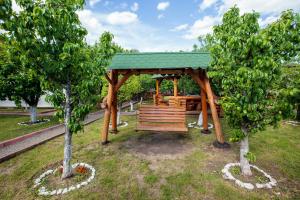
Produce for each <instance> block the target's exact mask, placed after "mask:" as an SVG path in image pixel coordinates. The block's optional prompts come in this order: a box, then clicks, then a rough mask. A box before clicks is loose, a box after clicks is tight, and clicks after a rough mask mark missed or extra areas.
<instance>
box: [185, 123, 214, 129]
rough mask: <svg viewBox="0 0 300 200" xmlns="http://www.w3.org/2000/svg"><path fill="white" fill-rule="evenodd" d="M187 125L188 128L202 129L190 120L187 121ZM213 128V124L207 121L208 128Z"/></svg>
mask: <svg viewBox="0 0 300 200" xmlns="http://www.w3.org/2000/svg"><path fill="white" fill-rule="evenodd" d="M188 127H189V128H196V129H201V130H202V129H203V126H198V125H197V122H191V123H188ZM212 128H214V125H212V124H211V123H208V129H212Z"/></svg>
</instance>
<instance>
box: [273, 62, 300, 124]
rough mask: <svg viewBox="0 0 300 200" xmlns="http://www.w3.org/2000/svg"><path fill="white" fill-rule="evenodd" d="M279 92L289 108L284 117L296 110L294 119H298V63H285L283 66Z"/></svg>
mask: <svg viewBox="0 0 300 200" xmlns="http://www.w3.org/2000/svg"><path fill="white" fill-rule="evenodd" d="M278 90H279V91H280V94H281V95H282V99H283V101H285V103H286V104H287V105H286V107H288V108H290V109H289V110H288V111H290V112H288V113H285V114H286V115H285V117H289V116H290V114H291V113H292V114H293V109H296V110H297V114H296V119H297V120H300V64H286V65H284V66H283V78H282V81H281V82H280V84H279V89H278Z"/></svg>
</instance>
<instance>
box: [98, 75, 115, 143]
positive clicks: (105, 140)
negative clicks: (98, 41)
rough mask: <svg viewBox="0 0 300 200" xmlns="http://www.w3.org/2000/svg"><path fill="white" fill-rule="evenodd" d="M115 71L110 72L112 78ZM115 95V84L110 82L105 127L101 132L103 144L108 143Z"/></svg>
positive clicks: (104, 120)
mask: <svg viewBox="0 0 300 200" xmlns="http://www.w3.org/2000/svg"><path fill="white" fill-rule="evenodd" d="M114 73H115V71H114V70H112V71H111V72H110V74H109V77H108V78H109V79H110V80H112V79H113V74H114ZM112 83H113V82H112ZM113 96H114V85H113V84H109V86H108V95H107V104H106V108H105V113H104V119H103V127H102V133H101V141H102V144H107V143H108V130H109V121H110V114H111V105H112V100H113V98H114V97H113Z"/></svg>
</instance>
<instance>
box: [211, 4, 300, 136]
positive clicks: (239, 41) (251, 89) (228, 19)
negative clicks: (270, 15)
mask: <svg viewBox="0 0 300 200" xmlns="http://www.w3.org/2000/svg"><path fill="white" fill-rule="evenodd" d="M258 18H259V14H258V13H256V12H252V13H246V14H244V15H242V16H240V14H239V9H238V8H236V7H234V8H231V9H230V10H229V11H228V12H227V13H225V14H224V16H223V21H222V24H221V25H217V26H215V27H214V32H213V34H212V35H210V36H208V41H209V47H210V51H211V56H212V62H211V66H212V67H211V69H210V72H209V76H210V77H212V78H213V79H216V80H217V82H219V83H221V85H220V88H221V90H222V98H221V100H220V103H221V105H222V107H223V109H224V112H225V116H226V118H227V120H228V122H229V125H230V126H231V127H233V128H235V129H236V132H235V134H234V135H233V137H234V138H233V140H235V141H238V140H240V139H242V138H243V137H244V136H245V134H244V133H242V131H241V129H243V130H244V132H246V133H255V132H258V131H261V130H263V129H265V127H266V126H267V125H270V124H271V125H275V126H276V125H277V122H278V121H279V120H280V119H281V115H282V112H283V111H284V110H283V108H284V106H282V101H280V98H279V97H280V95H279V94H278V92H277V91H276V90H275V88H276V85H277V84H278V83H279V81H280V79H281V62H282V61H283V60H285V61H287V60H289V59H290V58H291V57H292V56H295V52H296V50H297V49H299V34H297V33H299V23H296V15H295V14H294V13H293V12H292V11H286V12H283V13H282V15H281V17H280V19H279V20H278V21H277V22H274V23H272V24H271V25H269V26H267V27H266V28H264V29H261V28H260V27H259V24H258Z"/></svg>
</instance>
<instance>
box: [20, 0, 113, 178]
mask: <svg viewBox="0 0 300 200" xmlns="http://www.w3.org/2000/svg"><path fill="white" fill-rule="evenodd" d="M24 4H25V3H24ZM26 5H27V6H29V7H32V8H33V9H32V11H33V12H32V15H33V21H34V25H35V27H36V31H37V33H38V34H39V38H42V45H43V55H44V57H43V65H41V68H40V70H41V71H42V72H43V73H44V74H45V77H46V81H45V82H44V87H45V88H46V89H47V90H49V91H51V92H52V95H51V96H50V97H49V100H50V101H51V102H52V103H53V104H54V106H55V107H56V108H57V109H58V110H59V112H58V113H59V117H61V118H63V119H64V125H65V147H64V160H63V174H62V178H63V179H64V178H68V177H70V176H71V175H72V167H71V156H72V134H73V133H76V132H78V131H80V130H82V128H83V125H82V121H83V120H84V118H85V116H86V115H87V114H88V113H89V112H90V110H91V108H92V107H93V106H94V104H95V103H96V102H97V100H98V99H99V94H100V92H99V88H101V84H102V82H101V76H102V75H103V73H104V70H105V68H106V67H107V65H108V63H109V61H110V59H111V57H112V55H113V54H114V51H113V50H112V45H111V41H112V38H113V36H112V35H111V34H110V33H104V34H103V35H102V36H101V40H100V43H101V47H102V48H101V49H99V51H98V54H94V53H95V51H93V49H91V48H89V47H88V46H87V45H86V44H85V42H84V37H85V35H86V33H87V32H86V30H85V29H84V28H83V27H82V26H81V23H80V21H79V18H78V15H77V14H76V11H78V10H79V9H82V8H83V5H84V1H82V0H74V1H65V0H46V1H28V0H27V1H26ZM92 53H93V54H92ZM96 53H97V52H96ZM91 59H92V60H91Z"/></svg>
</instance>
